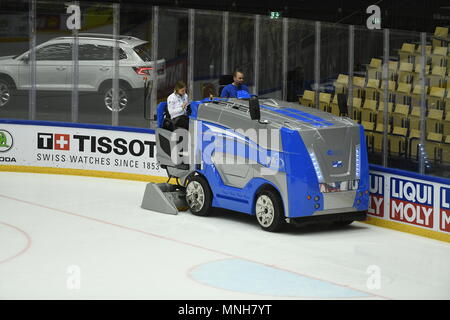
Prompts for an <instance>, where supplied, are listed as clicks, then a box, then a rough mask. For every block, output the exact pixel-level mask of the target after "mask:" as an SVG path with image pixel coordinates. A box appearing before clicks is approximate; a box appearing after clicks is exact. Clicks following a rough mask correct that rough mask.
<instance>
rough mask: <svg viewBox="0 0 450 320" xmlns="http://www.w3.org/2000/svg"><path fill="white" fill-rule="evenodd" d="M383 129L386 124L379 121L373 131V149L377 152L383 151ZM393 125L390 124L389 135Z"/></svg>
mask: <svg viewBox="0 0 450 320" xmlns="http://www.w3.org/2000/svg"><path fill="white" fill-rule="evenodd" d="M383 130H384V125H383V124H382V123H377V124H376V126H375V131H374V132H373V150H374V151H375V152H381V151H383ZM390 130H391V126H388V130H387V134H388V135H389V133H390Z"/></svg>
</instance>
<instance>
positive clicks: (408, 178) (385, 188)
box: [368, 168, 450, 235]
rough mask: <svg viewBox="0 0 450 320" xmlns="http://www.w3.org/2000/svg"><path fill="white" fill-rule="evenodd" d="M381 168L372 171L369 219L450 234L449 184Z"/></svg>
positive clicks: (441, 180) (440, 180) (444, 180)
mask: <svg viewBox="0 0 450 320" xmlns="http://www.w3.org/2000/svg"><path fill="white" fill-rule="evenodd" d="M396 172H397V170H395V169H388V170H386V172H384V171H383V169H382V168H381V169H380V170H374V169H373V168H372V170H371V172H370V193H371V194H370V205H369V211H368V214H369V217H375V218H380V219H383V220H388V221H391V222H396V223H399V224H402V225H408V226H413V227H418V228H421V229H425V230H432V231H436V232H440V233H445V234H447V235H449V234H450V181H449V183H446V179H442V178H435V177H426V176H422V177H423V179H420V178H419V177H420V176H419V175H413V174H411V175H410V174H407V173H405V174H404V172H403V171H400V170H398V174H397V173H396Z"/></svg>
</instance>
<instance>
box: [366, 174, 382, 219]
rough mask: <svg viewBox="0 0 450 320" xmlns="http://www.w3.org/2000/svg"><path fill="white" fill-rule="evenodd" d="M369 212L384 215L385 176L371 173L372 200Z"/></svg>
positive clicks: (379, 215)
mask: <svg viewBox="0 0 450 320" xmlns="http://www.w3.org/2000/svg"><path fill="white" fill-rule="evenodd" d="M368 213H369V214H371V215H374V216H377V217H384V177H383V176H381V175H378V174H373V173H371V174H370V201H369V209H368Z"/></svg>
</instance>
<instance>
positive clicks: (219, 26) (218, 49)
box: [194, 11, 223, 100]
mask: <svg viewBox="0 0 450 320" xmlns="http://www.w3.org/2000/svg"><path fill="white" fill-rule="evenodd" d="M222 19H223V14H222V13H221V12H214V11H196V12H195V28H194V33H195V38H194V41H195V42H194V44H195V45H194V99H196V100H197V99H203V98H206V97H209V96H210V95H213V96H217V92H218V86H219V77H220V75H221V72H222V60H223V59H222V45H223V23H222Z"/></svg>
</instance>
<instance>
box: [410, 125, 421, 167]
mask: <svg viewBox="0 0 450 320" xmlns="http://www.w3.org/2000/svg"><path fill="white" fill-rule="evenodd" d="M419 143H420V131H419V130H416V129H412V130H410V131H409V136H408V156H409V158H411V159H415V160H417V154H418V152H417V151H418V146H419Z"/></svg>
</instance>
